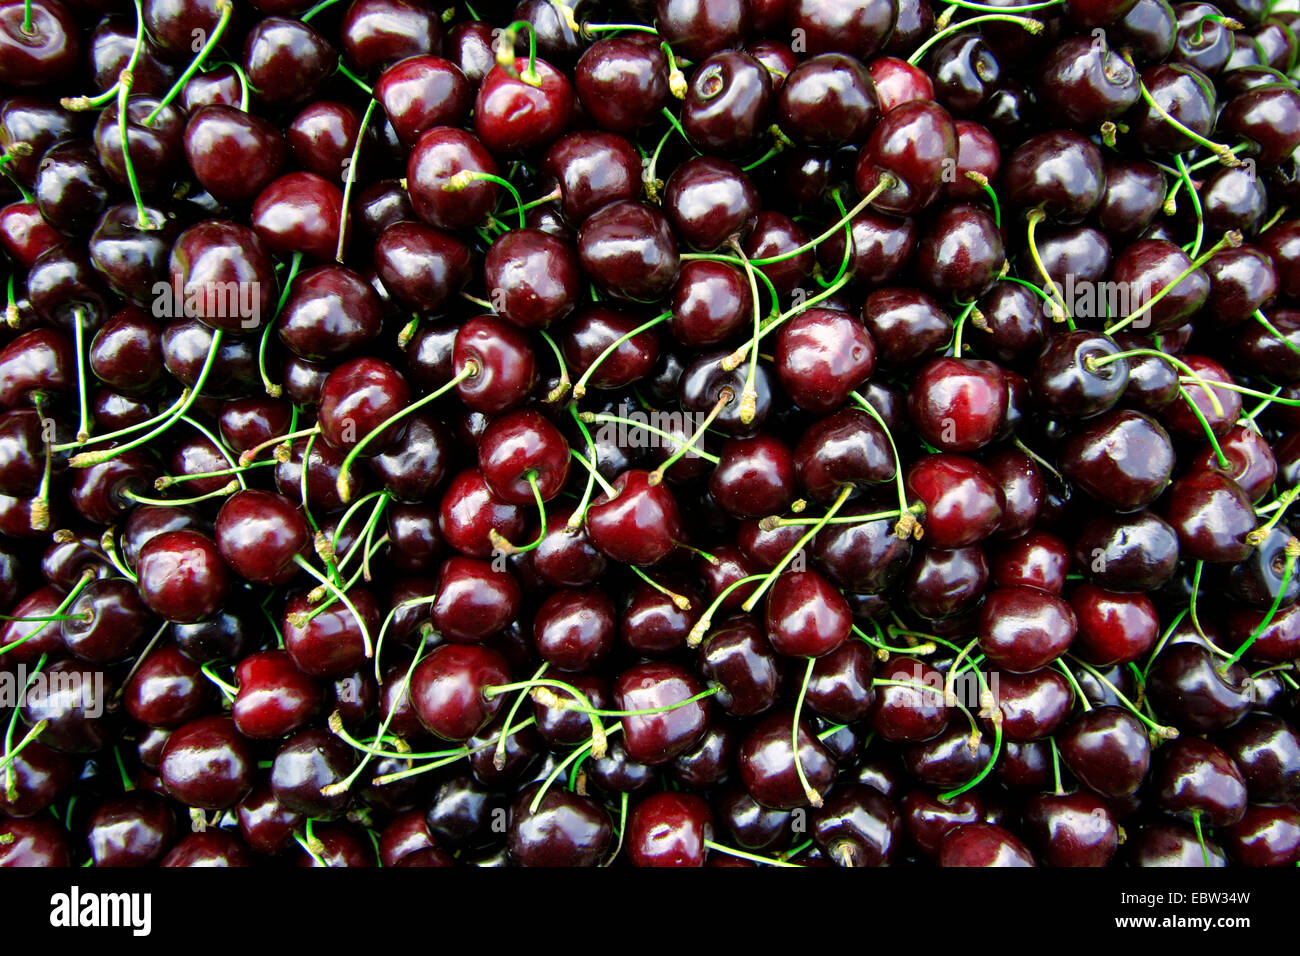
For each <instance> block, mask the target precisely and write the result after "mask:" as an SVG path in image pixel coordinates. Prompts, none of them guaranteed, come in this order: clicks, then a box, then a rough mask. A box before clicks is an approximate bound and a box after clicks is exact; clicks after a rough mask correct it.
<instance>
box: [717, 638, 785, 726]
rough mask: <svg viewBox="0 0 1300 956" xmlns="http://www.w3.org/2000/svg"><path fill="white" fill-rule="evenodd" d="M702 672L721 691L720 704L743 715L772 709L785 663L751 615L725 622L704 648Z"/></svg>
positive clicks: (729, 711) (728, 711) (737, 714)
mask: <svg viewBox="0 0 1300 956" xmlns="http://www.w3.org/2000/svg"><path fill="white" fill-rule="evenodd" d="M700 671H701V673H702V674H703V675H704V676H705V677H706V678H708V680H709V681H710V682H711V683H712V684H713V685H715V686H717V687H719V688H720V690H719V692H718V694H717V695H716V697H715V699H716V700H717V703H718V706H719V707H721V708H722V709H723V710H725V711H727V713H729V714H734V715H736V716H739V717H746V716H752V715H754V714H759V713H762V712H763V711H765V710H767V709H769V708H770V707H771V706H772V705H773V704H774V703H775V702H776V698H777V693H778V691H779V690H780V689H781V664H780V662H779V660H778V659H777V657H776V655H775V653H774V652H773V650H772V646H771V644H770V643H769V642H768V640H767V638H766V636H765V635H764V633H763V631H762V630H761V629H760V628H759V627H758V625H757V624H755V623H754V622H753V621H752V620H750V619H749V618H734V619H731V620H728V621H724V622H723V623H722V624H721V625H719V626H718V627H717V628H715V629H714V630H713V632H712V633H711V634H710V635H709V636H708V638H706V640H705V642H704V644H703V645H702V646H701V649H700Z"/></svg>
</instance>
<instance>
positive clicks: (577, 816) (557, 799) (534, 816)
mask: <svg viewBox="0 0 1300 956" xmlns="http://www.w3.org/2000/svg"><path fill="white" fill-rule="evenodd" d="M540 788H541V784H540V783H535V784H531V785H529V786H528V787H526V788H525V789H523V790H522V791H520V792H519V795H518V796H517V797H515V799H514V802H513V803H512V804H511V806H510V823H509V828H508V829H507V831H506V846H507V850H508V852H509V854H510V860H511V862H513V863H515V864H516V865H518V866H597V865H599V864H600V863H601V862H603V861H604V858H605V855H606V854H607V853H608V852H609V846H610V843H611V842H612V840H613V825H612V824H611V822H610V819H609V816H608V814H607V813H606V812H605V811H604V810H603V809H601V807H600V806H599V805H598V804H597V803H596V802H595V801H593V800H591V799H590V798H588V797H583V796H579V795H578V794H576V793H571V792H569V791H567V790H564V789H562V788H560V787H551V788H549V789H547V791H546V792H545V793H544V794H541V799H540V800H538V801H537V808H536V809H533V801H534V800H535V799H536V798H537V796H538V791H539V790H540Z"/></svg>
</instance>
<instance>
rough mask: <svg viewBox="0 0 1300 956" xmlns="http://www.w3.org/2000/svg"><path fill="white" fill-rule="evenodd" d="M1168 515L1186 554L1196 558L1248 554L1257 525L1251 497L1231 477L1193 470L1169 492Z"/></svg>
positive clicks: (1227, 560)
mask: <svg viewBox="0 0 1300 956" xmlns="http://www.w3.org/2000/svg"><path fill="white" fill-rule="evenodd" d="M1163 501H1164V516H1165V519H1166V520H1167V521H1168V522H1169V523H1170V525H1172V526H1173V528H1174V530H1175V531H1176V532H1177V534H1178V541H1179V545H1180V546H1181V550H1182V552H1183V553H1184V554H1186V555H1188V556H1190V557H1192V558H1194V559H1195V560H1197V561H1209V562H1216V563H1217V562H1224V563H1235V562H1238V561H1241V560H1243V559H1245V558H1246V556H1247V555H1248V554H1249V553H1250V550H1251V544H1250V543H1249V542H1248V541H1247V538H1246V536H1247V535H1249V534H1250V532H1252V531H1253V530H1254V529H1255V512H1254V509H1253V507H1252V505H1251V503H1250V498H1249V497H1248V496H1247V495H1246V493H1245V492H1244V491H1242V490H1241V486H1240V485H1238V484H1237V483H1236V482H1235V481H1233V480H1232V479H1231V478H1228V477H1227V476H1225V475H1222V474H1220V473H1219V472H1216V471H1209V470H1194V471H1192V472H1189V473H1188V474H1186V475H1184V476H1183V477H1181V478H1179V479H1177V480H1176V481H1174V483H1173V484H1172V485H1170V486H1169V490H1168V491H1167V492H1166V494H1165V497H1164V499H1163Z"/></svg>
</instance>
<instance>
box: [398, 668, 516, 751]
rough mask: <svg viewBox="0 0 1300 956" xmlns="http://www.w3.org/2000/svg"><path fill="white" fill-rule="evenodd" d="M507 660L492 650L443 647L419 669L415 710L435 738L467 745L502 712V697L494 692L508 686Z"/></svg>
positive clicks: (413, 687)
mask: <svg viewBox="0 0 1300 956" xmlns="http://www.w3.org/2000/svg"><path fill="white" fill-rule="evenodd" d="M509 682H510V668H509V665H508V664H507V663H506V659H505V658H504V657H502V656H501V655H500V654H499V653H497V652H496V651H494V650H491V649H490V648H487V647H481V646H478V645H472V644H444V645H443V646H442V647H439V648H437V649H436V650H434V652H433V653H432V654H430V655H429V656H428V657H426V658H425V659H424V660H422V661H421V662H420V663H419V664H418V665H416V668H415V672H414V673H413V674H412V675H411V704H412V706H413V707H414V708H415V712H416V714H417V716H418V717H419V718H420V723H422V724H423V725H424V726H425V727H426V728H427V729H428V730H429V732H430V733H433V734H436V735H437V736H439V737H441V738H443V739H444V740H467V739H469V738H470V737H472V736H473V735H474V734H475V733H477V732H478V731H479V730H481V729H482V728H483V727H484V726H485V725H486V724H487V723H488V721H490V720H491V719H492V718H493V717H494V716H496V713H497V711H498V710H499V709H500V708H501V705H502V703H503V702H504V701H505V697H503V696H488V693H487V691H488V690H489V688H492V687H496V686H500V685H502V684H508V683H509Z"/></svg>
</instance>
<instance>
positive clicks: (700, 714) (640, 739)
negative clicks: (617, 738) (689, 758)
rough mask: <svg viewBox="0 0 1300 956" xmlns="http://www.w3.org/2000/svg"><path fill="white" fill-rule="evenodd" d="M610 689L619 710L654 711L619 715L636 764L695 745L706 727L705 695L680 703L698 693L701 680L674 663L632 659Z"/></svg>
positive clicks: (707, 704)
mask: <svg viewBox="0 0 1300 956" xmlns="http://www.w3.org/2000/svg"><path fill="white" fill-rule="evenodd" d="M613 690H614V703H615V706H616V708H617V709H619V710H628V711H650V710H655V711H658V712H657V713H645V714H637V715H634V716H628V717H623V718H621V721H622V724H623V746H624V747H625V748H626V749H627V754H628V756H629V757H631V758H632V759H633V760H636V761H638V762H640V763H644V764H650V765H652V766H653V765H658V764H663V763H667V762H668V761H670V760H672V759H673V758H674V757H677V756H679V755H680V754H682V753H685V752H686V751H687V750H689V749H690V748H691V747H693V746H695V744H697V743H698V742H699V740H700V738H701V737H703V736H704V732H705V731H706V730H707V729H708V725H709V714H710V712H711V710H712V707H711V704H710V702H709V699H708V698H707V697H705V698H703V699H701V700H696V701H693V702H691V703H689V704H684V703H682V702H683V701H685V700H687V699H689V698H691V697H695V696H697V695H699V694H702V693H703V692H704V685H703V684H702V683H701V681H700V680H699V678H698V677H696V676H695V674H693V673H692V672H691V671H688V670H686V669H685V668H683V667H680V666H678V665H676V664H669V663H663V662H647V663H643V664H636V665H634V666H632V667H630V668H628V669H627V670H625V671H623V673H621V674H619V675H618V678H617V680H615V681H614V688H613Z"/></svg>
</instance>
